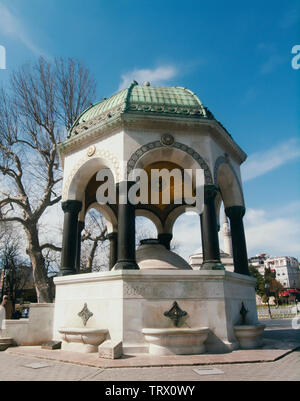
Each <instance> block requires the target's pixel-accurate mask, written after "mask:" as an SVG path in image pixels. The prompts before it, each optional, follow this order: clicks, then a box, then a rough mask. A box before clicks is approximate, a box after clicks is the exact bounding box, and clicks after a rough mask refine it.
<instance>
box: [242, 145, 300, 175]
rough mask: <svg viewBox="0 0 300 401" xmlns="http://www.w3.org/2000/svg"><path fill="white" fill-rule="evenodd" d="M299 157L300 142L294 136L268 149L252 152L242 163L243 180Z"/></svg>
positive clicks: (262, 173)
mask: <svg viewBox="0 0 300 401" xmlns="http://www.w3.org/2000/svg"><path fill="white" fill-rule="evenodd" d="M299 157H300V143H299V140H298V139H296V138H291V139H289V140H288V141H286V142H282V143H280V144H279V145H277V146H274V147H273V148H271V149H269V150H266V151H262V152H256V153H253V154H252V155H250V156H249V157H248V159H247V160H246V162H245V163H244V164H243V165H242V177H243V181H249V180H251V179H253V178H256V177H259V176H261V175H264V174H266V173H268V172H269V171H272V170H275V169H276V168H278V167H280V166H282V165H283V164H285V163H287V162H289V161H291V160H294V159H297V158H299Z"/></svg>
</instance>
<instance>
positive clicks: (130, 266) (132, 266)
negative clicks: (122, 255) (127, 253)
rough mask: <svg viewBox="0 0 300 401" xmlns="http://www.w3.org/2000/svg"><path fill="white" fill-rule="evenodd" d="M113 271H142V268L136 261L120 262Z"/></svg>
mask: <svg viewBox="0 0 300 401" xmlns="http://www.w3.org/2000/svg"><path fill="white" fill-rule="evenodd" d="M112 270H140V268H139V266H138V264H137V263H136V262H135V261H134V260H120V261H118V262H117V263H116V264H115V265H114V267H113V269H112Z"/></svg>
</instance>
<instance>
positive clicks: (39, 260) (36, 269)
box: [26, 226, 53, 303]
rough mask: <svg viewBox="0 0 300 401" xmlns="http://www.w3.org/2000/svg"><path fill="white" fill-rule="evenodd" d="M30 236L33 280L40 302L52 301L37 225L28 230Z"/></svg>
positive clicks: (29, 247)
mask: <svg viewBox="0 0 300 401" xmlns="http://www.w3.org/2000/svg"><path fill="white" fill-rule="evenodd" d="M26 233H27V238H28V248H27V252H28V255H29V257H30V260H31V264H32V271H33V280H34V284H35V290H36V295H37V301H38V303H43V302H46V303H51V302H52V301H53V299H52V294H51V286H50V282H49V279H48V276H47V271H46V267H45V259H44V256H43V254H42V250H41V247H40V243H39V238H38V231H37V228H36V227H35V226H31V227H30V228H28V229H27V230H26Z"/></svg>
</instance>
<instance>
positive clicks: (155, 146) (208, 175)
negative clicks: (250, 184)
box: [127, 141, 213, 184]
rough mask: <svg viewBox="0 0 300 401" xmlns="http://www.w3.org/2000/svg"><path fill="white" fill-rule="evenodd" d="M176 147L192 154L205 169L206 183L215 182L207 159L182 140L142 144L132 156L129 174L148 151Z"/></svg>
mask: <svg viewBox="0 0 300 401" xmlns="http://www.w3.org/2000/svg"><path fill="white" fill-rule="evenodd" d="M166 147H168V148H176V149H179V150H181V151H182V152H185V153H187V154H188V155H190V156H191V157H192V158H193V159H194V160H195V161H196V162H197V163H198V164H199V166H200V167H201V168H202V169H203V170H204V177H205V184H213V179H212V175H211V172H210V169H209V167H208V165H207V163H206V162H205V160H204V159H203V158H202V157H201V156H200V155H199V153H198V152H196V151H195V150H194V149H192V148H190V147H189V146H187V145H185V144H183V143H180V142H173V143H172V144H170V145H168V146H167V145H164V144H162V143H161V141H154V142H150V143H147V144H146V145H143V146H141V147H140V148H139V149H137V150H136V151H135V152H134V153H133V154H132V155H131V157H130V159H129V160H128V163H127V174H129V173H130V172H131V171H132V170H133V169H134V167H135V166H136V164H137V162H138V160H139V159H140V158H141V157H142V156H143V155H144V154H145V153H147V152H149V151H151V150H154V149H158V148H166Z"/></svg>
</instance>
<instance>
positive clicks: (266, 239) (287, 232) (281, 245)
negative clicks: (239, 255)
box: [245, 202, 300, 257]
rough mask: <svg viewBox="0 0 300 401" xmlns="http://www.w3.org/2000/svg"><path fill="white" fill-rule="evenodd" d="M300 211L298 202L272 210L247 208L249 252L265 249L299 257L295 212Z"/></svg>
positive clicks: (253, 252)
mask: <svg viewBox="0 0 300 401" xmlns="http://www.w3.org/2000/svg"><path fill="white" fill-rule="evenodd" d="M289 210H290V213H289ZM284 211H285V212H284ZM299 211H300V204H299V202H291V203H290V204H288V205H286V207H284V209H281V210H277V211H276V210H275V211H274V210H273V211H272V212H271V211H266V210H262V209H248V210H247V213H246V215H245V233H246V239H247V248H248V255H249V256H253V255H254V254H257V253H261V252H266V253H268V254H270V255H272V256H295V257H299V256H300V225H299V216H298V213H296V212H299ZM283 212H284V213H283ZM297 216H298V218H297Z"/></svg>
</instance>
